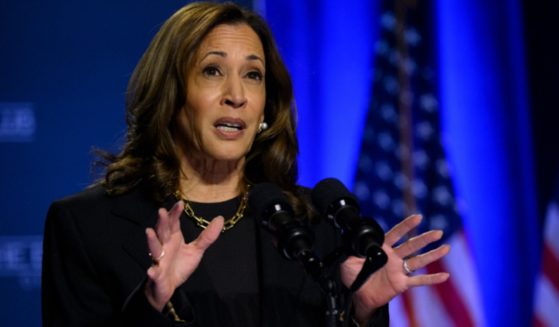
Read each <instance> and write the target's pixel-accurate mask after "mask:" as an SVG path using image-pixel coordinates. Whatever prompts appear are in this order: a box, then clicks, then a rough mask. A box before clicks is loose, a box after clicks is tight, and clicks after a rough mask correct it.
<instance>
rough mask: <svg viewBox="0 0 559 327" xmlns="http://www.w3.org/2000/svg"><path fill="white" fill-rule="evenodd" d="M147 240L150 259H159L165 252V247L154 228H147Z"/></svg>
mask: <svg viewBox="0 0 559 327" xmlns="http://www.w3.org/2000/svg"><path fill="white" fill-rule="evenodd" d="M146 238H147V243H148V249H149V253H150V257H151V258H152V260H153V258H158V257H159V256H160V255H161V253H162V251H163V246H162V245H161V242H160V241H159V239H158V238H157V234H156V233H155V230H153V228H146Z"/></svg>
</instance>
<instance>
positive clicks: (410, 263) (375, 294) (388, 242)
mask: <svg viewBox="0 0 559 327" xmlns="http://www.w3.org/2000/svg"><path fill="white" fill-rule="evenodd" d="M421 219H422V217H421V216H420V215H412V216H409V217H408V218H406V219H404V220H403V221H402V222H401V223H399V224H398V225H396V226H394V228H392V229H391V230H390V231H389V232H388V233H386V234H385V240H384V244H383V245H382V249H383V250H384V251H385V252H386V255H387V256H388V262H387V263H386V265H384V267H382V268H381V269H379V270H378V271H377V272H375V273H374V274H372V275H371V277H369V279H368V280H367V281H366V282H365V284H363V286H361V288H360V289H359V290H357V291H356V292H355V294H354V295H353V304H354V309H355V318H356V319H357V320H358V321H360V322H363V321H366V320H367V319H368V318H369V317H370V316H371V315H372V314H373V312H374V311H375V310H376V309H377V308H380V307H381V306H383V305H385V304H386V303H388V302H389V301H390V300H392V299H393V298H394V297H396V296H397V295H399V294H401V293H403V292H405V291H406V290H408V289H409V288H411V287H415V286H422V285H433V284H439V283H442V282H444V281H446V280H447V279H448V277H449V274H448V273H446V272H439V273H435V274H417V275H413V274H408V273H407V272H406V271H405V269H404V260H405V261H406V264H407V268H409V270H411V271H415V270H418V269H421V268H423V267H425V266H426V265H428V264H430V263H431V262H434V261H436V260H439V259H440V258H442V257H444V256H445V255H446V254H448V252H449V251H450V246H449V245H447V244H444V245H441V246H439V247H438V248H436V249H434V250H431V251H429V252H427V253H424V254H420V255H416V256H412V255H413V254H414V253H416V252H418V251H419V250H421V249H422V248H424V247H425V246H427V245H428V244H430V243H432V242H435V241H438V240H439V239H440V238H441V237H442V235H443V233H442V231H435V230H432V231H428V232H425V233H423V234H421V235H418V236H415V237H412V238H410V239H408V240H406V241H405V242H403V243H402V244H400V245H399V246H397V247H393V245H394V244H396V242H398V241H399V240H400V239H401V238H402V237H404V236H405V235H406V234H407V233H408V232H410V231H411V230H413V229H414V228H415V227H417V226H418V225H419V223H420V222H421ZM363 262H364V259H363V258H357V257H349V258H348V259H347V260H346V261H344V262H343V263H342V265H341V277H342V282H343V283H344V285H346V286H347V287H349V286H351V283H353V281H354V280H355V278H356V277H357V274H358V273H359V272H360V271H361V267H362V266H363Z"/></svg>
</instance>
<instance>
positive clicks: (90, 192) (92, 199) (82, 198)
mask: <svg viewBox="0 0 559 327" xmlns="http://www.w3.org/2000/svg"><path fill="white" fill-rule="evenodd" d="M108 201H110V197H109V195H108V194H107V191H106V189H105V188H104V187H103V186H102V185H94V186H90V187H87V188H85V189H83V190H81V191H79V192H77V193H74V194H70V195H68V196H65V197H63V198H61V199H58V200H55V201H54V202H53V203H52V204H51V207H63V208H68V209H76V208H80V209H82V210H83V209H85V210H87V209H88V208H93V207H98V206H99V205H102V204H103V203H105V202H108Z"/></svg>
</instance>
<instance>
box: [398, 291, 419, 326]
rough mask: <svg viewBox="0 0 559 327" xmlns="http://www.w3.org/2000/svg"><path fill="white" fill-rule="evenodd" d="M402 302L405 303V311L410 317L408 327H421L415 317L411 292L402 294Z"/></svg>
mask: <svg viewBox="0 0 559 327" xmlns="http://www.w3.org/2000/svg"><path fill="white" fill-rule="evenodd" d="M402 302H403V303H404V310H406V315H407V317H408V327H419V323H418V322H417V318H416V316H415V309H414V307H413V301H412V295H411V292H404V293H402Z"/></svg>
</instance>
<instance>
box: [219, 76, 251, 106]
mask: <svg viewBox="0 0 559 327" xmlns="http://www.w3.org/2000/svg"><path fill="white" fill-rule="evenodd" d="M246 102H247V99H246V96H245V88H244V85H243V83H242V81H241V79H240V78H239V77H233V76H232V77H229V78H228V79H227V81H226V82H225V85H224V92H223V99H222V104H225V105H226V106H230V107H232V108H234V109H238V108H242V107H243V106H244V105H245V104H246Z"/></svg>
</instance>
